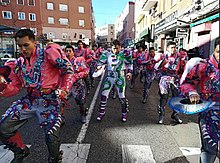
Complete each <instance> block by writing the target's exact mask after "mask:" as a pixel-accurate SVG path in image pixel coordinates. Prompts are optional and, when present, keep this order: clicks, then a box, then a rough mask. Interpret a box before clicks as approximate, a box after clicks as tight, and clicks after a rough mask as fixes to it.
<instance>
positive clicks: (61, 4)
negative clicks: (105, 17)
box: [41, 0, 94, 44]
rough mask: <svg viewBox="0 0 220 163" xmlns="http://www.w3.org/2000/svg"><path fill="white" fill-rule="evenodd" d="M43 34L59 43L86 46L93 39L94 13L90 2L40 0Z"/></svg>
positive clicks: (83, 0) (78, 0)
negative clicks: (79, 41) (77, 43)
mask: <svg viewBox="0 0 220 163" xmlns="http://www.w3.org/2000/svg"><path fill="white" fill-rule="evenodd" d="M41 5H42V6H41V8H42V10H43V14H42V27H43V33H44V34H46V35H47V38H48V39H53V41H54V42H60V43H70V42H71V43H76V42H77V41H78V40H79V39H80V40H83V41H84V42H85V43H86V44H89V43H91V42H92V41H94V40H92V39H94V13H93V8H92V2H91V0H89V2H88V0H74V1H69V0H53V1H51V0H42V4H41Z"/></svg>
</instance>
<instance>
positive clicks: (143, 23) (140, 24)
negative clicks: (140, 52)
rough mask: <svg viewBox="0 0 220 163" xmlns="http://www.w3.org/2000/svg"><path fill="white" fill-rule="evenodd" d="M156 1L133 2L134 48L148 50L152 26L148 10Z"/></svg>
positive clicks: (137, 0) (142, 0)
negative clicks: (140, 47) (141, 47)
mask: <svg viewBox="0 0 220 163" xmlns="http://www.w3.org/2000/svg"><path fill="white" fill-rule="evenodd" d="M156 3H157V1H149V0H148V1H145V0H136V1H135V16H134V21H135V44H136V46H137V47H138V46H140V45H141V46H143V47H146V48H147V47H148V48H149V46H150V45H149V43H150V42H151V40H150V28H151V24H152V22H151V21H152V18H151V13H150V8H151V7H152V6H153V5H155V4H156Z"/></svg>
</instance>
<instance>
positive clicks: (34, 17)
mask: <svg viewBox="0 0 220 163" xmlns="http://www.w3.org/2000/svg"><path fill="white" fill-rule="evenodd" d="M29 20H30V21H36V14H34V13H29Z"/></svg>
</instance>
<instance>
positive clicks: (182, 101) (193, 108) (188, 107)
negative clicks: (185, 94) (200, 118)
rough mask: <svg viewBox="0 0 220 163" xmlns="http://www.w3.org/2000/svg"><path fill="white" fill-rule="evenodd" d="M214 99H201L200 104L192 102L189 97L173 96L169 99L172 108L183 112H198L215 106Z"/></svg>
mask: <svg viewBox="0 0 220 163" xmlns="http://www.w3.org/2000/svg"><path fill="white" fill-rule="evenodd" d="M214 104H215V102H213V101H203V100H200V101H199V103H198V104H192V103H191V102H190V100H189V99H187V98H182V97H172V98H170V99H169V101H168V105H169V106H170V108H171V109H173V110H175V111H177V112H180V113H183V114H196V113H200V112H202V111H205V110H207V109H209V108H210V107H211V106H213V105H214Z"/></svg>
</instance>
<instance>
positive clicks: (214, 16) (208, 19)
mask: <svg viewBox="0 0 220 163" xmlns="http://www.w3.org/2000/svg"><path fill="white" fill-rule="evenodd" d="M217 18H219V13H217V14H215V15H212V16H209V17H207V18H204V19H201V20H199V21H197V22H194V23H191V24H190V28H192V27H194V26H196V25H199V24H202V23H205V22H208V21H211V20H214V19H217Z"/></svg>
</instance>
